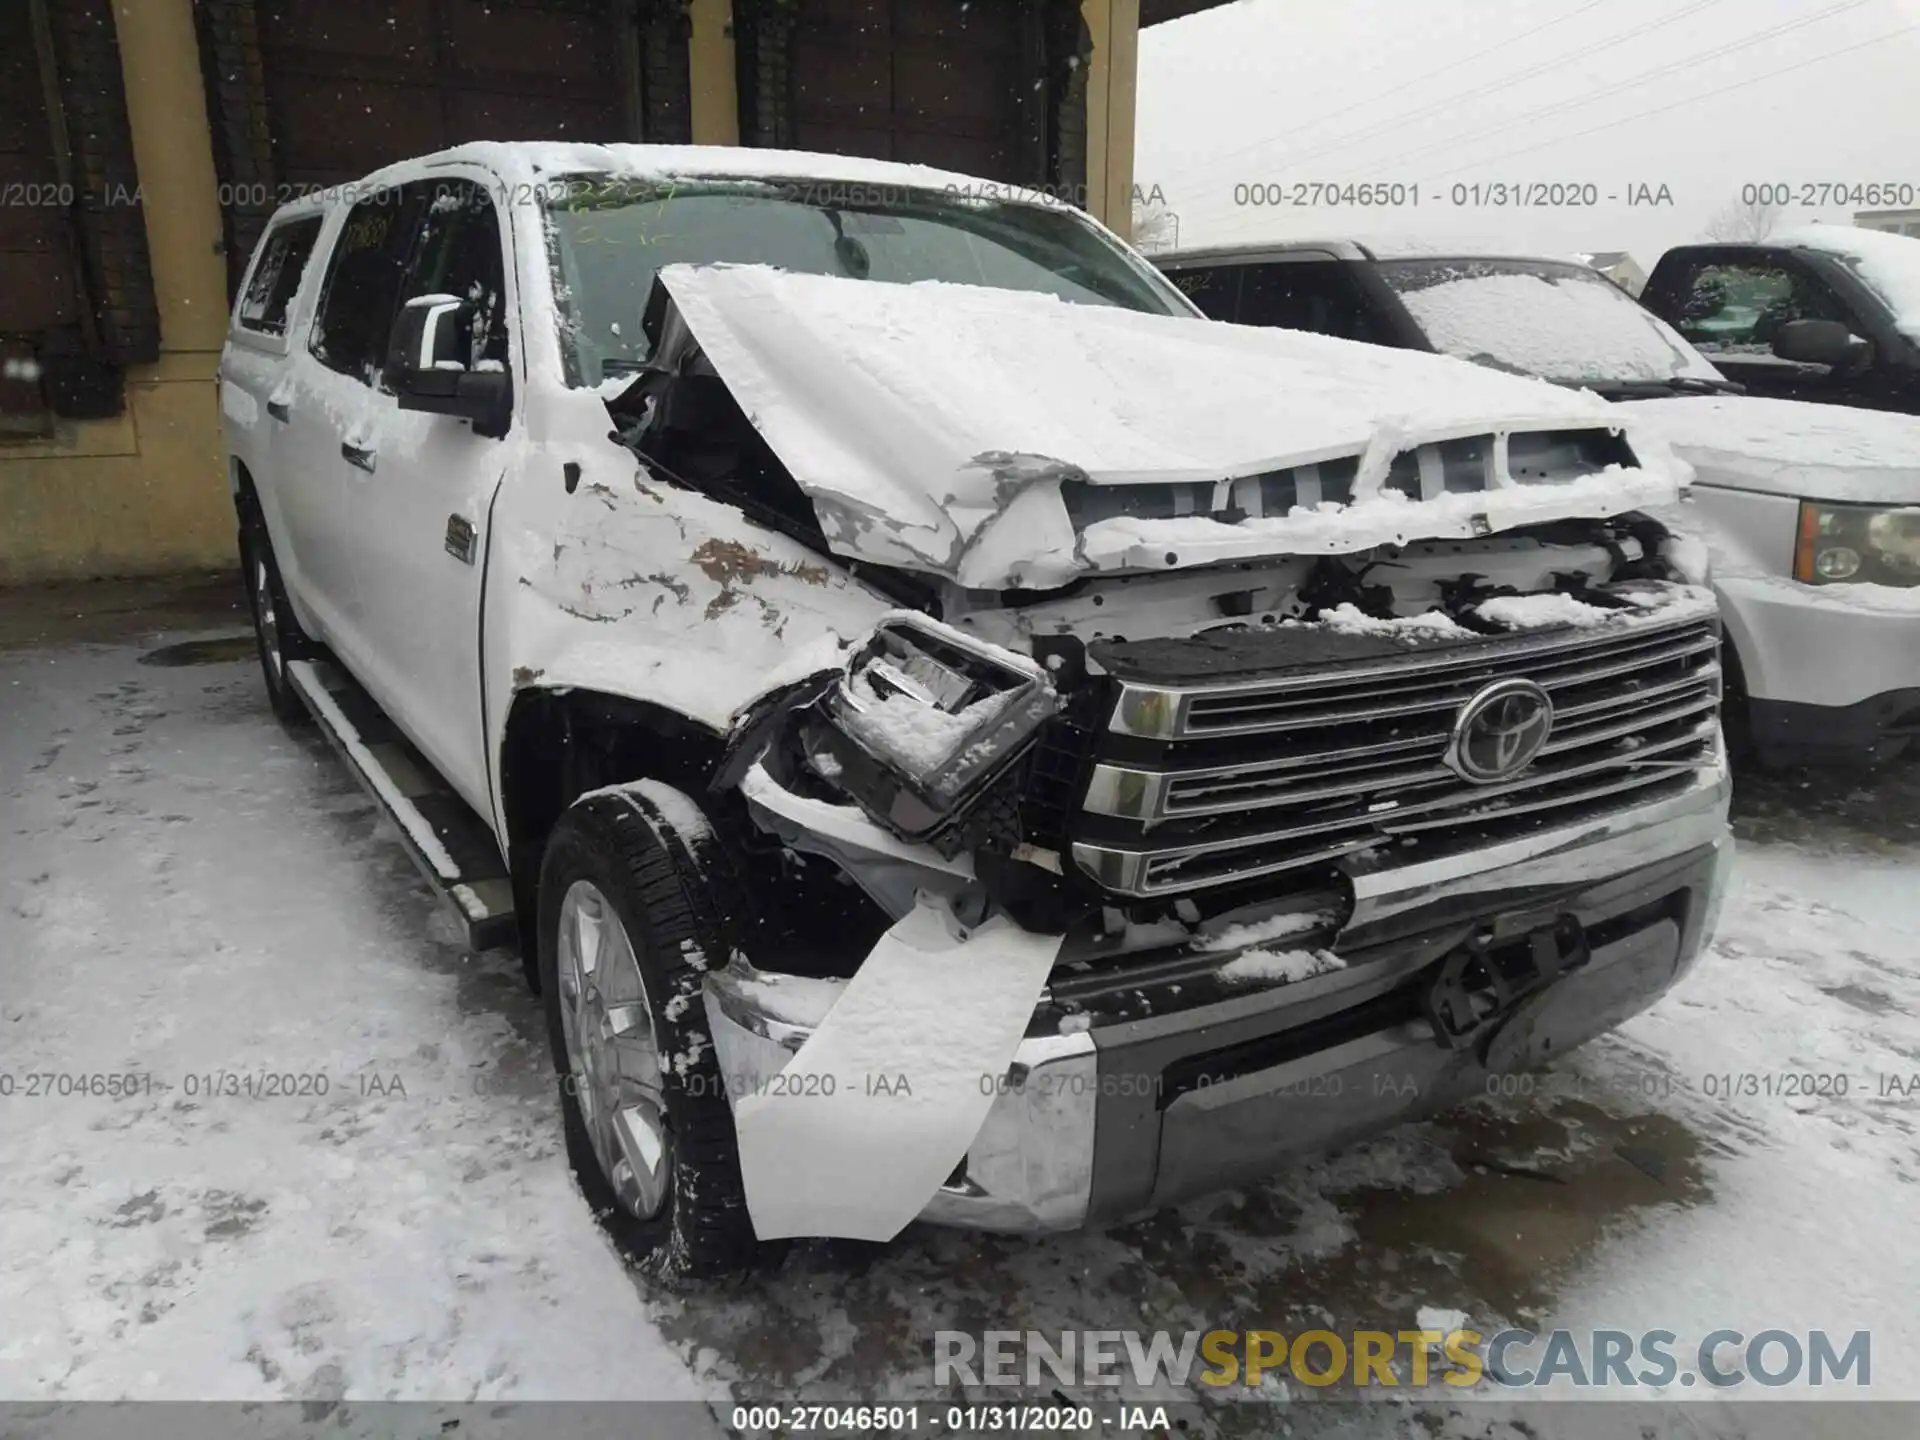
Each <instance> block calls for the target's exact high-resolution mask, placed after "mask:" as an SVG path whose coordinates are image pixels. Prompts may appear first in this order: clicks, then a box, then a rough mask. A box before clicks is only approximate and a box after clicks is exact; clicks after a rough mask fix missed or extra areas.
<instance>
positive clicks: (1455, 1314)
mask: <svg viewBox="0 0 1920 1440" xmlns="http://www.w3.org/2000/svg"><path fill="white" fill-rule="evenodd" d="M1414 1323H1415V1324H1416V1325H1418V1326H1419V1328H1420V1329H1422V1330H1438V1331H1439V1332H1440V1333H1441V1334H1442V1335H1446V1334H1450V1333H1451V1332H1453V1331H1455V1330H1465V1329H1468V1328H1470V1327H1471V1326H1472V1324H1473V1317H1472V1316H1470V1315H1468V1314H1467V1312H1466V1311H1464V1310H1443V1309H1441V1308H1440V1307H1439V1306H1437V1305H1422V1306H1421V1307H1420V1309H1419V1311H1418V1313H1417V1314H1416V1315H1415V1316H1414Z"/></svg>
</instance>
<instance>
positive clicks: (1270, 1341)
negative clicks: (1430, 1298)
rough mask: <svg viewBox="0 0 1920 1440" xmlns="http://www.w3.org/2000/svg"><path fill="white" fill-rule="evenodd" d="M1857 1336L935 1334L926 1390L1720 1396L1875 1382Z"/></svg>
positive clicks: (1868, 1353)
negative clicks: (1276, 1388)
mask: <svg viewBox="0 0 1920 1440" xmlns="http://www.w3.org/2000/svg"><path fill="white" fill-rule="evenodd" d="M1872 1376H1873V1366H1872V1337H1871V1335H1870V1334H1869V1333H1868V1332H1867V1331H1865V1330H1855V1331H1852V1332H1849V1333H1845V1334H1842V1333H1839V1332H1836V1333H1834V1334H1829V1333H1828V1332H1827V1331H1825V1330H1806V1331H1793V1330H1784V1329H1766V1330H1757V1331H1752V1332H1746V1331H1741V1330H1736V1329H1722V1330H1713V1331H1710V1332H1708V1333H1707V1334H1706V1335H1704V1336H1702V1337H1701V1338H1700V1339H1699V1340H1698V1341H1697V1342H1684V1341H1682V1340H1681V1339H1680V1337H1679V1336H1678V1335H1676V1334H1675V1333H1674V1332H1673V1331H1671V1330H1645V1331H1639V1332H1632V1331H1627V1330H1588V1331H1575V1330H1548V1331H1533V1330H1498V1331H1493V1332H1491V1333H1482V1332H1481V1331H1478V1330H1468V1329H1453V1330H1355V1331H1352V1332H1348V1333H1336V1332H1335V1331H1332V1330H1303V1331H1299V1332H1296V1333H1294V1334H1291V1335H1289V1334H1287V1333H1285V1332H1283V1331H1279V1330H1206V1331H1200V1330H1188V1331H1185V1332H1184V1333H1180V1332H1174V1331H1168V1330H1157V1331H1151V1332H1148V1331H1139V1330H1067V1331H1057V1332H1043V1331H1038V1330H1025V1331H1022V1330H988V1331H985V1332H983V1333H982V1334H979V1335H973V1334H969V1333H967V1332H965V1331H959V1330H941V1331H938V1332H936V1333H935V1335H934V1341H933V1383H934V1385H935V1386H936V1387H942V1388H944V1387H946V1386H948V1385H950V1384H952V1383H953V1382H955V1381H959V1382H961V1383H963V1384H966V1385H970V1386H980V1385H985V1386H996V1385H1005V1386H1019V1385H1025V1386H1030V1387H1032V1386H1040V1385H1046V1384H1062V1385H1069V1386H1131V1387H1135V1388H1137V1389H1139V1390H1142V1391H1147V1390H1152V1389H1155V1388H1156V1387H1166V1386H1174V1387H1178V1388H1183V1389H1184V1388H1187V1387H1189V1386H1193V1385H1199V1386H1205V1387H1209V1388H1214V1389H1218V1388H1222V1387H1226V1386H1244V1387H1247V1388H1258V1387H1259V1386H1260V1385H1261V1384H1262V1383H1263V1382H1266V1381H1268V1378H1269V1377H1272V1378H1273V1379H1274V1380H1280V1379H1285V1380H1289V1381H1293V1382H1297V1383H1299V1384H1302V1385H1307V1386H1313V1387H1324V1386H1331V1385H1339V1384H1346V1385H1348V1386H1351V1387H1355V1388H1388V1387H1392V1388H1399V1387H1420V1386H1425V1385H1428V1384H1444V1385H1451V1386H1455V1387H1459V1388H1467V1387H1474V1386H1478V1387H1483V1388H1485V1387H1494V1388H1501V1389H1525V1388H1540V1387H1545V1386H1571V1387H1573V1388H1575V1389H1582V1390H1585V1389H1608V1390H1616V1391H1617V1390H1621V1389H1629V1390H1631V1389H1658V1388H1661V1387H1664V1386H1669V1385H1679V1386H1682V1387H1693V1386H1706V1387H1709V1388H1711V1389H1727V1388H1730V1387H1733V1386H1740V1385H1758V1386H1764V1387H1768V1388H1776V1387H1779V1386H1785V1385H1807V1386H1828V1385H1845V1386H1850V1387H1853V1388H1856V1389H1861V1390H1864V1389H1866V1388H1868V1386H1870V1385H1871V1383H1872Z"/></svg>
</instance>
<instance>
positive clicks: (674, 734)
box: [498, 686, 726, 953]
mask: <svg viewBox="0 0 1920 1440" xmlns="http://www.w3.org/2000/svg"><path fill="white" fill-rule="evenodd" d="M725 750H726V736H725V735H724V734H722V733H720V732H719V731H718V730H716V729H714V727H713V726H711V725H710V724H708V723H706V722H705V721H702V720H700V719H697V718H695V717H693V716H690V715H686V714H684V713H682V712H680V711H677V710H674V709H672V708H671V707H669V706H665V705H660V704H657V703H654V702H652V701H647V700H640V699H636V698H634V697H632V696H628V695H620V694H616V693H612V692H609V691H604V690H589V689H578V688H570V687H560V686H525V687H522V688H520V689H518V690H516V691H515V692H514V693H513V699H512V702H511V704H510V706H509V708H508V711H507V717H506V721H505V724H504V725H503V726H502V728H501V736H500V747H499V769H498V776H499V780H498V785H499V793H500V824H501V827H502V832H503V833H502V837H501V838H502V841H503V848H504V849H505V851H506V856H507V865H508V870H509V873H510V874H511V876H512V878H513V887H514V898H515V906H516V909H517V910H518V912H519V915H520V924H521V929H522V934H523V937H525V938H528V939H530V938H531V934H530V927H531V925H532V922H533V918H534V915H535V913H536V909H535V902H536V899H537V894H536V892H537V890H538V883H539V875H540V862H541V857H542V855H543V853H544V851H545V848H546V841H547V837H548V836H549V835H550V834H551V833H552V831H553V827H554V825H555V824H556V823H558V821H559V819H560V817H561V816H562V815H564V814H565V813H566V811H567V808H568V807H569V806H570V805H572V804H573V802H574V801H575V800H577V799H578V798H579V797H580V796H582V795H584V794H586V793H587V792H588V791H590V790H597V789H600V788H602V787H603V786H607V785H619V784H624V783H626V782H629V781H633V780H658V781H660V782H661V783H663V784H666V785H671V786H672V787H674V788H675V789H677V790H681V791H683V792H685V793H686V794H687V795H689V796H691V797H693V798H694V799H696V800H701V799H702V797H704V796H705V794H706V790H707V783H708V781H709V780H710V779H711V777H712V775H713V773H714V771H715V769H716V768H717V767H718V765H719V763H720V759H721V756H722V755H723V754H724V753H725ZM528 953H532V952H531V951H529V952H528Z"/></svg>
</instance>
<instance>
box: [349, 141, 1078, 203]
mask: <svg viewBox="0 0 1920 1440" xmlns="http://www.w3.org/2000/svg"><path fill="white" fill-rule="evenodd" d="M459 162H466V163H468V164H474V165H481V166H484V167H485V168H487V169H489V170H492V171H493V172H494V173H495V174H497V175H499V176H500V178H501V179H502V180H505V181H507V182H509V183H516V182H517V183H524V184H528V185H537V184H539V183H540V182H541V181H543V180H545V181H549V182H550V181H552V180H553V179H555V178H556V177H559V176H566V175H611V176H614V177H616V178H621V179H634V180H665V179H672V178H674V177H677V176H701V177H708V178H714V179H740V180H813V181H828V182H831V183H834V184H848V185H875V186H891V187H894V188H897V189H915V190H943V191H949V192H953V193H957V194H961V195H971V196H977V197H980V198H984V199H992V200H1017V201H1022V202H1025V203H1028V204H1035V205H1046V206H1050V207H1053V208H1060V207H1061V204H1062V202H1061V201H1059V200H1057V199H1055V198H1054V197H1052V196H1050V195H1047V194H1045V193H1043V192H1041V191H1038V190H1029V189H1025V188H1023V187H1020V186H1015V185H1008V184H1004V183H1002V182H998V181H991V180H984V179H982V178H981V177H979V176H977V175H965V174H962V173H961V172H959V171H957V170H939V169H935V168H934V167H933V166H931V165H907V164H901V163H898V162H896V161H892V160H868V159H864V158H862V157H860V156H857V155H828V154H821V153H816V152H813V151H808V150H762V149H760V148H758V147H756V146H749V145H590V144H585V143H575V142H572V141H551V140H542V141H492V140H485V141H474V142H472V143H469V144H466V145H456V146H453V147H452V148H450V149H446V150H437V151H434V152H433V153H432V154H429V155H420V156H416V157H414V158H412V159H409V160H402V161H399V162H397V163H395V164H393V165H389V166H387V167H386V168H385V169H383V170H377V171H375V172H374V173H373V174H372V175H369V176H368V177H366V178H367V181H368V182H369V183H372V184H379V183H387V184H397V183H399V182H401V181H403V180H407V179H411V178H414V177H416V176H417V175H419V174H421V173H422V172H424V171H428V170H431V169H432V168H434V167H435V166H440V165H449V164H455V163H459ZM361 188H364V187H361Z"/></svg>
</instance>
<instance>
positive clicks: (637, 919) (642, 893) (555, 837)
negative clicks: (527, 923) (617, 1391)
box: [538, 782, 757, 1282]
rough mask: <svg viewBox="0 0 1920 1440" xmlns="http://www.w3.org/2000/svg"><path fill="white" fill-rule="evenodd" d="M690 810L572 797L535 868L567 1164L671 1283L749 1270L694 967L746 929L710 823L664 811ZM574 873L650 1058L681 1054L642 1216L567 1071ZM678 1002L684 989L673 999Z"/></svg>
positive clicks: (733, 1149)
mask: <svg viewBox="0 0 1920 1440" xmlns="http://www.w3.org/2000/svg"><path fill="white" fill-rule="evenodd" d="M699 813H700V811H699V808H698V806H696V805H695V804H694V802H693V801H692V800H690V799H688V798H687V797H686V796H684V795H681V794H680V793H679V792H678V791H675V790H671V789H669V788H668V787H666V786H664V785H656V784H654V783H653V782H641V783H640V784H638V785H636V786H634V787H632V788H630V789H625V790H622V791H621V792H620V793H618V794H601V795H595V796H591V797H588V798H586V799H583V800H581V801H579V802H577V803H576V804H574V805H573V806H572V808H570V809H569V810H568V811H567V812H566V814H565V815H563V816H562V817H561V818H560V821H559V823H558V824H557V825H556V826H555V827H554V829H553V833H552V835H551V836H550V837H549V838H548V841H547V847H546V853H545V855H544V857H543V858H542V861H541V866H540V893H539V921H538V924H539V949H540V967H539V968H540V989H541V994H542V997H543V1001H544V1005H545V1009H546V1017H547V1039H548V1043H549V1045H550V1046H551V1049H552V1053H553V1059H554V1070H555V1073H556V1079H557V1083H558V1089H559V1092H560V1113H561V1118H562V1121H563V1123H564V1125H565V1129H566V1140H567V1158H568V1161H569V1162H570V1163H571V1165H572V1167H573V1173H574V1176H575V1177H576V1179H578V1181H579V1183H580V1188H581V1190H582V1191H583V1192H584V1194H585V1195H586V1198H587V1202H588V1204H589V1205H590V1206H591V1207H592V1208H593V1211H594V1213H595V1215H596V1216H597V1217H598V1218H599V1220H600V1222H601V1224H602V1225H603V1226H604V1227H605V1228H606V1230H607V1232H608V1234H609V1235H610V1236H612V1238H613V1240H614V1242H615V1243H616V1244H617V1245H618V1246H619V1247H620V1249H621V1250H622V1252H623V1253H624V1254H625V1255H626V1257H627V1258H628V1260H629V1261H630V1262H632V1263H634V1264H635V1265H637V1266H639V1267H641V1268H643V1269H644V1270H646V1271H647V1272H648V1273H650V1274H653V1275H655V1276H657V1277H659V1278H661V1279H663V1280H667V1281H669V1282H681V1281H685V1280H689V1279H705V1278H709V1277H712V1276H715V1275H719V1274H724V1273H726V1272H728V1271H733V1270H738V1269H742V1268H745V1267H746V1266H748V1265H750V1264H751V1263H752V1262H753V1260H754V1259H755V1257H756V1253H757V1247H756V1245H755V1242H754V1235H753V1224H752V1221H751V1219H750V1218H749V1217H748V1214H747V1203H746V1194H745V1191H744V1189H743V1188H742V1184H741V1179H740V1155H739V1148H738V1143H737V1141H736V1138H735V1134H734V1128H733V1112H732V1110H731V1108H730V1106H729V1105H728V1102H727V1098H726V1094H725V1087H724V1085H723V1083H722V1081H721V1075H720V1069H719V1065H718V1063H717V1062H716V1059H715V1056H714V1050H713V1041H712V1037H711V1036H710V1034H709V1033H708V1028H707V1019H706V1008H705V1006H704V1005H703V1004H702V1003H701V1000H700V981H701V975H702V974H703V973H704V971H705V970H706V968H707V967H708V966H709V965H724V964H726V962H727V959H728V957H729V956H731V955H732V953H733V948H734V945H735V943H736V941H737V939H738V938H739V937H740V936H741V935H742V934H744V933H745V932H746V930H747V927H748V921H747V917H746V916H745V915H744V914H743V913H742V911H741V907H742V906H743V904H744V890H743V888H742V886H741V884H740V881H739V878H738V874H737V871H736V870H735V868H734V866H733V864H732V863H731V861H730V859H729V857H728V856H727V854H726V851H725V849H724V847H723V846H722V845H721V843H720V842H719V840H718V838H717V837H716V836H715V835H714V834H713V832H712V831H711V830H707V829H705V827H704V826H702V827H701V828H700V830H699V832H698V833H694V834H684V833H682V829H681V827H680V826H676V824H675V823H674V822H673V821H672V820H671V819H669V818H668V817H669V815H674V816H680V817H683V819H684V817H687V816H691V815H698V814H699ZM577 881H587V882H589V883H591V884H592V885H593V886H594V887H595V888H596V889H597V890H598V891H599V892H600V894H601V895H602V896H604V897H605V899H606V901H607V902H608V904H609V905H610V906H611V908H612V909H613V911H614V912H615V914H616V915H617V916H618V917H619V920H620V922H621V924H622V925H623V926H624V927H625V930H626V934H627V938H628V940H629V942H630V944H631V946H632V950H633V955H634V959H635V961H636V962H637V966H638V970H639V973H640V979H641V981H642V983H643V985H644V986H645V991H646V1000H647V1008H648V1010H649V1012H650V1013H651V1016H652V1024H653V1027H654V1035H655V1037H656V1043H657V1046H658V1053H659V1054H660V1055H662V1056H665V1057H680V1059H681V1060H682V1061H684V1059H685V1057H687V1056H688V1055H689V1054H691V1055H693V1056H694V1058H693V1060H692V1063H690V1064H681V1065H679V1066H677V1067H676V1065H671V1064H670V1065H667V1066H665V1067H663V1068H664V1073H663V1075H662V1077H661V1084H662V1093H663V1095H664V1097H665V1104H664V1111H665V1124H666V1129H667V1134H668V1141H669V1143H668V1147H667V1148H668V1151H669V1156H670V1162H669V1165H668V1166H667V1172H668V1175H669V1179H668V1182H667V1193H666V1198H665V1201H664V1204H663V1205H662V1206H661V1208H660V1210H659V1212H658V1213H657V1214H655V1215H653V1216H651V1217H650V1218H644V1219H643V1218H640V1217H639V1216H637V1215H635V1214H634V1213H633V1212H632V1211H631V1210H629V1209H628V1208H627V1207H626V1206H625V1205H624V1204H623V1203H622V1201H621V1200H620V1198H619V1196H618V1194H617V1193H616V1191H615V1188H614V1185H613V1183H612V1181H611V1180H610V1178H609V1176H608V1174H607V1173H606V1171H605V1170H604V1169H603V1167H602V1165H601V1162H600V1160H599V1158H598V1157H597V1156H596V1154H595V1153H594V1147H593V1142H592V1139H591V1137H590V1135H589V1132H588V1127H587V1121H586V1119H585V1117H584V1116H583V1113H582V1110H581V1106H580V1103H579V1102H580V1096H579V1094H578V1090H579V1082H577V1081H576V1080H575V1079H574V1077H573V1076H572V1075H571V1073H570V1063H569V1060H568V1055H567V1042H566V1033H565V1029H564V1025H563V1020H562V1014H561V1007H562V1006H563V1005H565V1004H567V1003H568V1001H567V999H566V998H565V997H564V995H563V992H562V986H561V983H560V978H559V975H558V952H559V942H558V931H559V921H560V915H561V911H562V907H563V903H564V901H565V898H566V896H567V894H568V892H569V890H570V889H571V888H572V887H573V886H574V884H575V882H577ZM676 997H686V998H684V999H679V1000H678V1002H677V1003H676Z"/></svg>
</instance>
